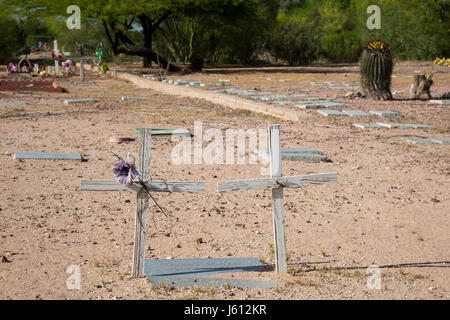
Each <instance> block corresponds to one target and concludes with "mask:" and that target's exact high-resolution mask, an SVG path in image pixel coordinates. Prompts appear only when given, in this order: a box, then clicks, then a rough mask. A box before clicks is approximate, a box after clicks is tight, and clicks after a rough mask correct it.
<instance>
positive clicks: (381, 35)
mask: <svg viewBox="0 0 450 320" xmlns="http://www.w3.org/2000/svg"><path fill="white" fill-rule="evenodd" d="M353 3H354V6H355V11H356V16H357V17H358V27H357V30H358V31H359V34H360V38H361V41H362V42H364V43H367V42H369V41H370V40H374V39H383V40H385V41H387V42H389V44H390V46H391V49H392V51H393V54H394V57H395V58H396V59H400V60H406V59H417V60H421V59H427V60H431V59H434V58H435V57H436V56H448V55H449V44H450V33H449V32H450V25H449V21H450V17H449V12H450V2H449V1H447V0H408V1H399V0H353ZM372 4H374V5H378V6H379V7H380V9H381V29H380V30H376V29H375V30H369V29H368V28H367V27H366V17H367V14H366V9H367V7H368V6H369V5H372Z"/></svg>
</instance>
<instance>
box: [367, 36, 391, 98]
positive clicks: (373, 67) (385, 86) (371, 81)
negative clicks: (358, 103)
mask: <svg viewBox="0 0 450 320" xmlns="http://www.w3.org/2000/svg"><path fill="white" fill-rule="evenodd" d="M360 64H361V87H362V88H363V90H364V93H365V95H366V96H367V97H371V98H374V99H377V100H392V93H391V75H392V70H393V67H394V64H393V59H392V52H391V49H390V48H389V44H388V43H387V42H385V41H383V40H376V41H370V42H369V43H368V44H367V46H366V47H365V48H364V50H363V52H362V55H361V61H360Z"/></svg>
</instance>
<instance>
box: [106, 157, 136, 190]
mask: <svg viewBox="0 0 450 320" xmlns="http://www.w3.org/2000/svg"><path fill="white" fill-rule="evenodd" d="M114 155H115V156H116V157H117V158H119V162H117V163H116V164H115V165H114V166H113V168H112V172H113V173H114V175H115V176H116V181H117V182H119V183H120V184H123V185H125V186H130V185H132V184H133V182H134V179H135V178H136V177H138V176H139V172H138V171H137V169H136V167H135V165H134V164H132V163H130V154H129V153H128V154H127V158H126V160H124V159H122V158H121V157H119V156H118V155H116V154H114Z"/></svg>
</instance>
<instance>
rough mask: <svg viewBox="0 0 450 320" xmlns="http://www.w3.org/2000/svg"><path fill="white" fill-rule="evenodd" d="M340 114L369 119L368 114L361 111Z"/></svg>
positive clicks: (346, 111) (347, 111)
mask: <svg viewBox="0 0 450 320" xmlns="http://www.w3.org/2000/svg"><path fill="white" fill-rule="evenodd" d="M342 112H343V113H345V114H347V115H349V116H350V117H370V114H368V113H367V112H365V111H362V110H342Z"/></svg>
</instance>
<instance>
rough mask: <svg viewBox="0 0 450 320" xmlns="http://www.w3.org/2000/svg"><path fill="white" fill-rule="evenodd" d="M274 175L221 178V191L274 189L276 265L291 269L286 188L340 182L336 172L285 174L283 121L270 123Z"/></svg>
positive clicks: (271, 159) (280, 267) (277, 267)
mask: <svg viewBox="0 0 450 320" xmlns="http://www.w3.org/2000/svg"><path fill="white" fill-rule="evenodd" d="M268 130H269V152H270V176H271V177H270V178H259V179H250V180H234V181H221V182H218V184H217V189H218V191H219V192H230V191H241V190H256V189H272V211H273V230H274V239H275V266H276V271H277V273H281V272H282V273H286V272H287V262H286V240H285V232H284V200H283V188H298V187H303V186H309V185H317V184H331V183H337V174H336V173H323V174H308V175H302V176H291V177H283V176H282V174H281V146H280V125H278V124H272V125H269V128H268Z"/></svg>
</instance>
